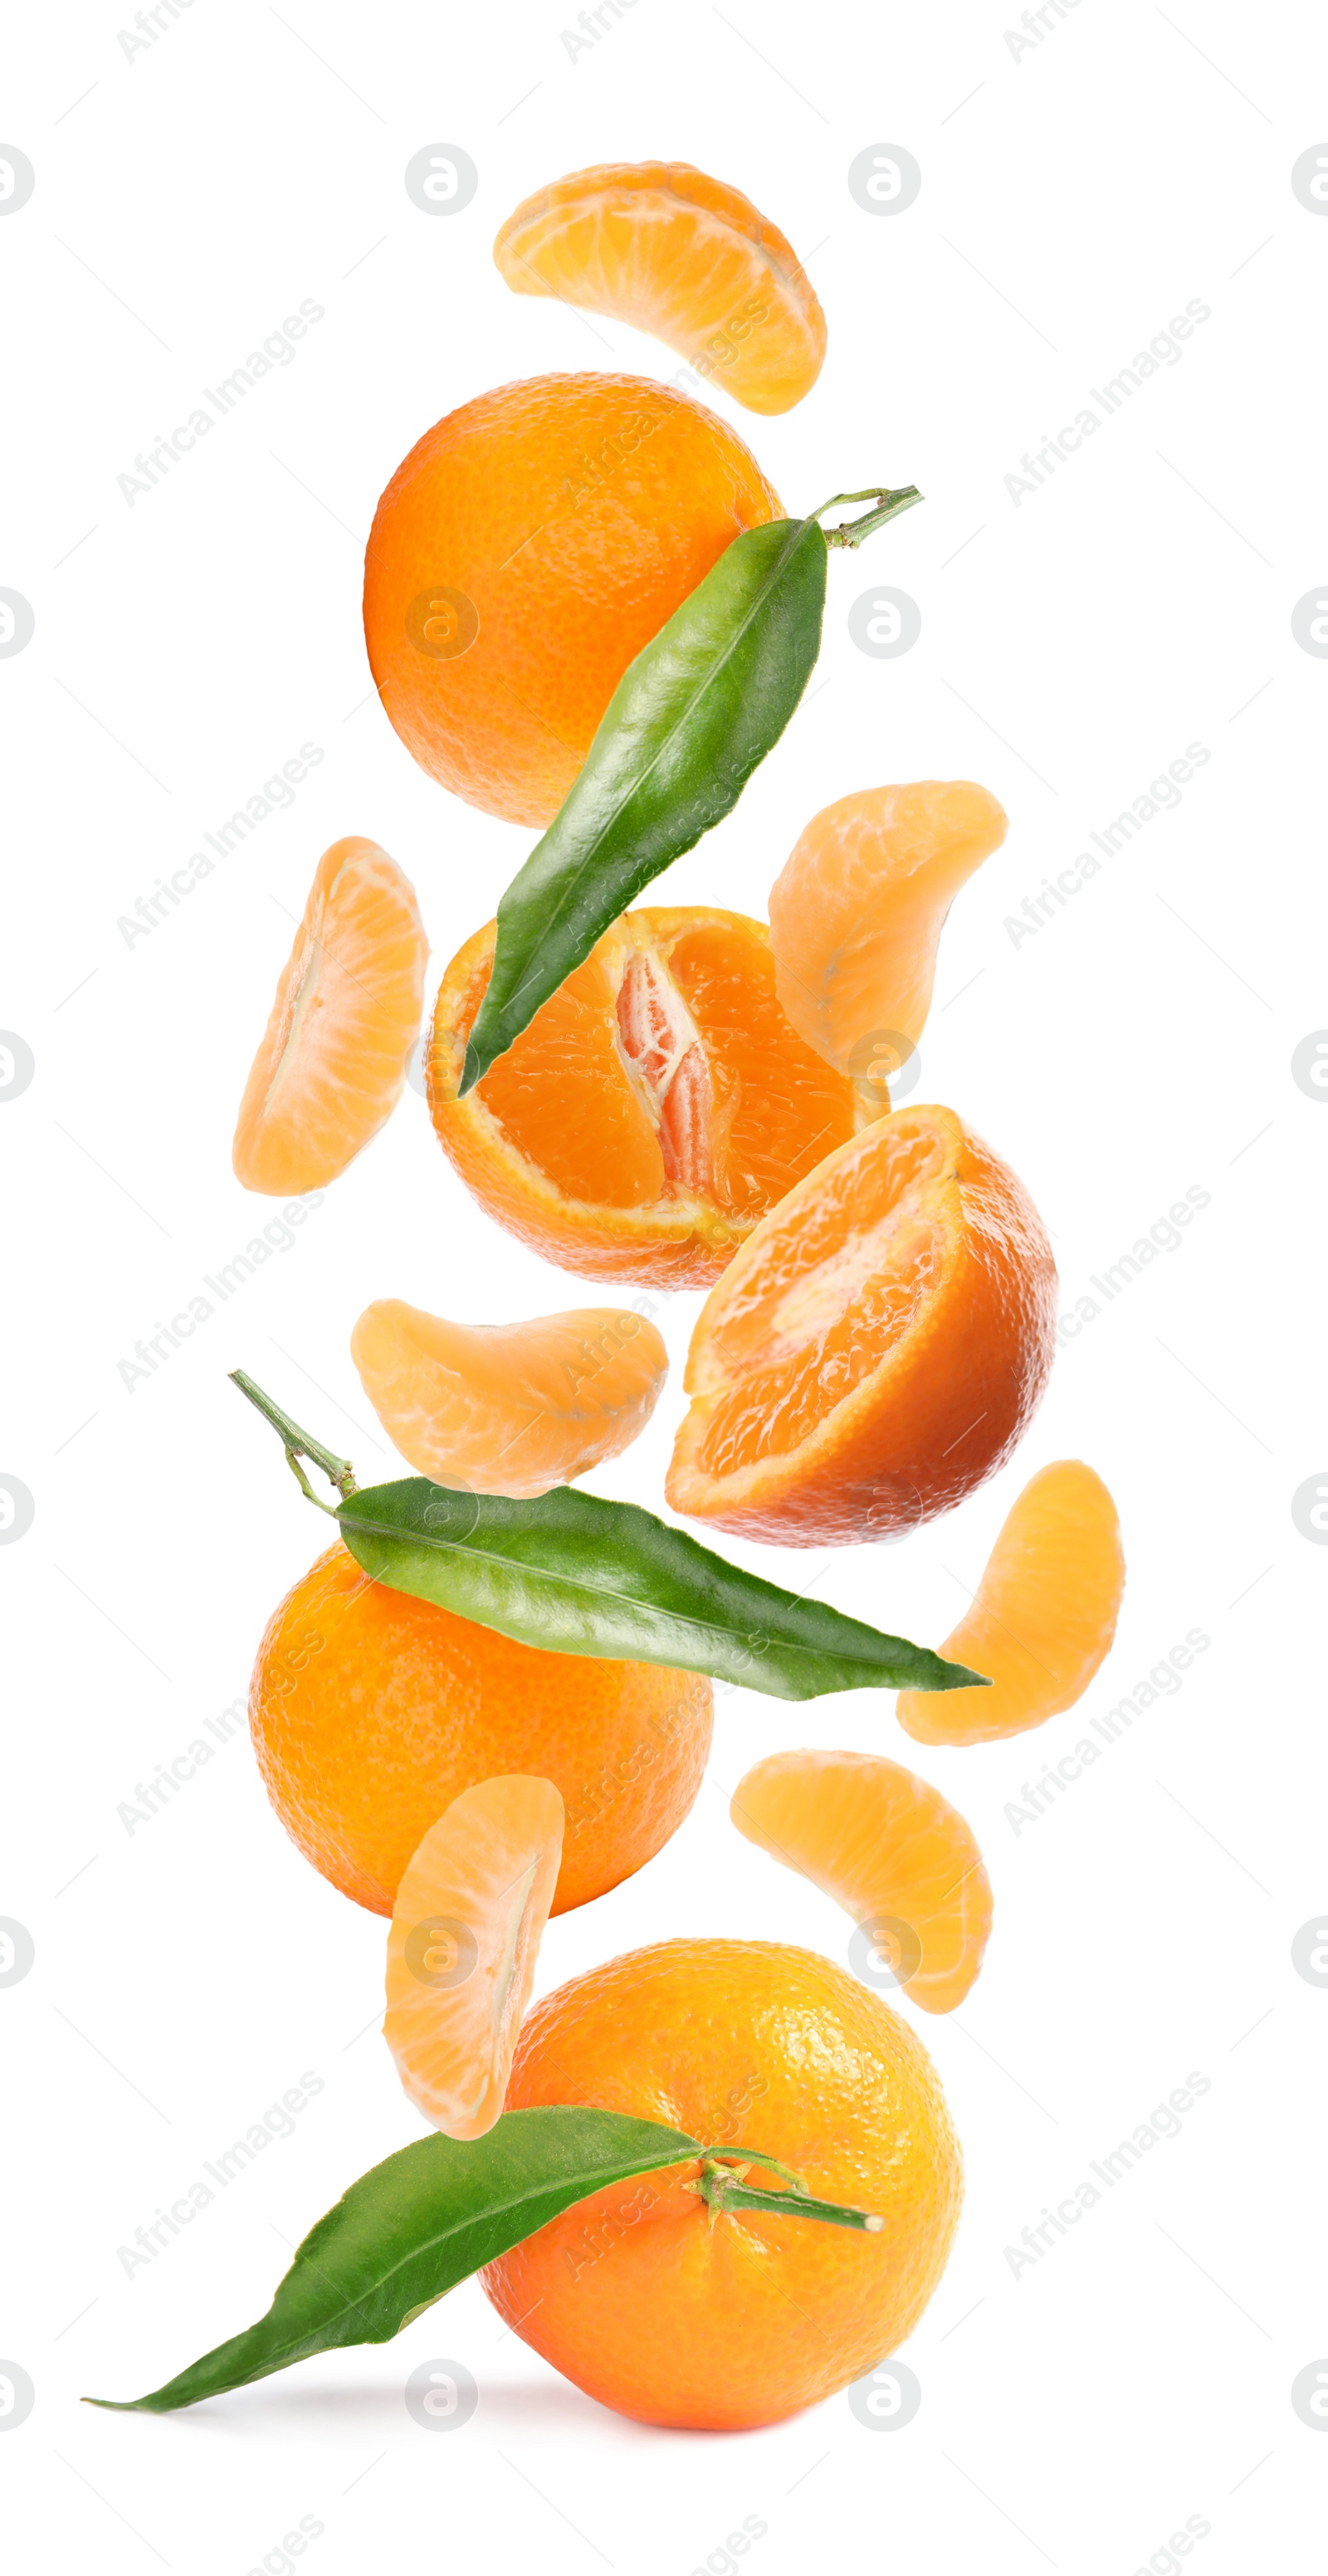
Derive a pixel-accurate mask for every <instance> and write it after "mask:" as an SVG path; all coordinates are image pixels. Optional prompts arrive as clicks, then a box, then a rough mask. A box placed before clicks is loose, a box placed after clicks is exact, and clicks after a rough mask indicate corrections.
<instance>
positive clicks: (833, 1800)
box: [729, 1691, 991, 2012]
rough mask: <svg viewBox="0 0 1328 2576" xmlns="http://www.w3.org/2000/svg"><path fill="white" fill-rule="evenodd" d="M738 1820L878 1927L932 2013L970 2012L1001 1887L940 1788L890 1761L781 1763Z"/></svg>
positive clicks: (758, 1781)
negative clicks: (968, 2002)
mask: <svg viewBox="0 0 1328 2576" xmlns="http://www.w3.org/2000/svg"><path fill="white" fill-rule="evenodd" d="M971 1696H972V1697H973V1698H974V1699H980V1698H981V1697H982V1696H983V1694H982V1692H980V1691H974V1692H973V1693H972V1694H971ZM729 1814H730V1815H731V1817H732V1819H733V1822H734V1824H735V1825H736V1826H737V1828H738V1831H739V1833H740V1834H745V1835H746V1836H747V1840H748V1841H749V1842H752V1843H759V1844H760V1846H761V1849H762V1851H768V1852H769V1853H770V1855H771V1857H772V1858H773V1859H774V1860H782V1861H783V1862H784V1863H785V1865H786V1867H787V1868H789V1869H797V1870H801V1872H802V1875H803V1877H804V1878H810V1879H812V1880H813V1881H814V1882H815V1884H816V1886H817V1887H820V1888H824V1890H825V1893H826V1895H827V1896H833V1898H834V1900H835V1903H836V1904H837V1905H842V1906H843V1908H844V1910H845V1912H846V1913H847V1914H851V1915H852V1917H853V1920H854V1922H855V1923H860V1924H863V1925H865V1926H866V1927H867V1929H868V1930H869V1931H870V1933H871V1934H872V1938H873V1945H874V1948H875V1949H876V1951H877V1952H878V1953H884V1955H885V1956H886V1957H888V1958H889V1960H890V1962H891V1969H892V1971H893V1974H894V1976H895V1978H896V1980H897V1982H898V1983H899V1985H901V1986H902V1988H903V1990H904V1992H905V1994H906V1995H909V1996H911V1998H912V2000H913V2002H914V2003H915V2004H921V2006H922V2009H923V2011H924V2012H953V2010H954V2008H955V2005H956V2004H959V2003H962V2002H963V2000H964V1997H965V1995H966V1994H967V1993H968V1990H969V1987H970V1986H971V1985H972V1983H973V1980H974V1978H975V1977H976V1975H977V1973H978V1970H979V1968H980V1967H981V1965H982V1954H983V1952H984V1950H985V1949H986V1946H987V1938H988V1935H989V1933H990V1931H991V1884H990V1881H989V1879H988V1877H987V1873H986V1871H985V1869H984V1868H983V1866H982V1854H981V1852H980V1851H979V1850H978V1847H977V1843H976V1841H975V1840H974V1837H973V1831H972V1828H971V1826H969V1825H967V1824H965V1822H964V1819H963V1817H962V1816H961V1815H960V1814H959V1813H958V1811H957V1810H956V1809H955V1808H954V1807H952V1806H951V1805H950V1803H949V1801H948V1799H945V1798H943V1797H942V1796H941V1793H940V1790H939V1789H933V1788H932V1787H931V1785H930V1783H929V1782H928V1781H926V1780H920V1779H919V1778H918V1776H917V1773H916V1772H915V1771H905V1770H904V1769H903V1767H902V1765H901V1764H900V1763H898V1762H887V1761H886V1760H885V1758H884V1756H883V1755H881V1754H879V1753H816V1752H810V1751H809V1752H802V1753H771V1754H769V1755H767V1757H766V1759H765V1761H764V1762H756V1763H753V1765H752V1768H751V1770H750V1771H748V1772H746V1773H745V1774H744V1776H743V1778H742V1779H741V1780H740V1781H739V1782H738V1786H737V1788H736V1789H735V1791H734V1793H733V1801H732V1804H731V1806H730V1808H729Z"/></svg>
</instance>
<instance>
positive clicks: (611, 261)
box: [493, 161, 826, 412]
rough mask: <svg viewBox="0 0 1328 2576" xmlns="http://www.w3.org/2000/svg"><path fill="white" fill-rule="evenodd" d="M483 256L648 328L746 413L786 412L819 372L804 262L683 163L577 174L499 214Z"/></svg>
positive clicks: (820, 350)
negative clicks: (503, 217)
mask: <svg viewBox="0 0 1328 2576" xmlns="http://www.w3.org/2000/svg"><path fill="white" fill-rule="evenodd" d="M493 255H494V259H495V261H496V263H497V266H498V268H499V269H500V271H501V273H502V275H503V276H504V278H505V279H506V281H507V283H508V285H509V286H510V287H511V288H512V290H513V292H514V293H515V294H517V295H555V296H558V297H560V298H561V299H562V301H563V302H564V303H567V304H578V305H582V306H584V307H585V308H586V309H587V310H588V311H590V312H591V313H607V314H611V315H614V316H615V317H616V318H617V319H618V320H620V321H623V322H631V323H633V324H634V325H635V327H636V328H637V330H639V331H650V332H653V334H654V336H655V338H656V339H657V340H663V341H664V343H665V345H666V347H668V348H670V349H675V350H676V351H677V353H678V355H679V357H682V358H687V359H689V360H690V361H691V364H692V365H693V366H694V367H695V368H696V369H697V372H698V373H699V374H701V375H704V376H705V377H707V378H712V379H713V380H714V381H715V382H716V383H718V384H722V385H723V387H724V390H725V392H726V393H730V394H732V395H733V397H734V399H735V401H737V402H740V403H744V404H745V405H746V407H747V409H748V410H749V411H760V412H780V411H788V410H789V409H790V408H791V406H792V405H793V404H794V403H796V402H800V401H801V399H802V397H803V395H804V394H805V393H809V392H810V390H811V388H812V386H813V385H814V384H815V382H816V379H817V377H818V375H819V374H820V372H821V364H822V361H823V359H824V357H825V343H826V330H825V315H824V314H823V313H822V311H821V307H820V305H819V303H818V301H817V299H816V296H815V294H814V293H813V291H812V288H811V286H810V284H809V283H808V280H807V277H806V273H805V271H804V270H803V267H802V264H801V262H800V261H799V260H798V259H796V258H795V256H794V254H793V251H792V250H791V249H790V247H789V244H788V243H787V242H786V241H785V239H784V236H783V234H782V233H781V232H777V231H776V229H775V227H774V225H773V224H770V223H767V222H766V220H765V218H764V216H762V215H760V214H758V212H757V210H756V207H755V206H754V205H753V204H752V203H751V201H750V199H749V198H747V197H744V196H743V195H742V194H741V192H740V190H738V189H737V188H730V187H728V186H726V185H725V183H724V182H723V181H722V180H719V179H711V178H708V177H707V176H706V173H705V172H704V170H697V169H694V168H693V167H692V165H691V163H690V162H687V161H640V162H627V161H612V162H606V163H604V164H602V165H600V166H599V167H597V168H595V169H592V170H575V171H573V172H572V173H571V174H570V176H569V177H567V178H565V179H557V180H555V181H554V183H553V185H552V186H551V187H548V188H541V189H540V190H539V191H538V192H537V194H536V195H535V196H533V197H527V199H526V200H525V203H524V204H523V205H520V206H518V207H517V209H516V212H515V214H512V215H509V216H508V218H507V221H506V223H505V224H504V225H503V227H502V229H501V231H500V232H499V235H498V238H497V240H496V241H495V243H494V246H493Z"/></svg>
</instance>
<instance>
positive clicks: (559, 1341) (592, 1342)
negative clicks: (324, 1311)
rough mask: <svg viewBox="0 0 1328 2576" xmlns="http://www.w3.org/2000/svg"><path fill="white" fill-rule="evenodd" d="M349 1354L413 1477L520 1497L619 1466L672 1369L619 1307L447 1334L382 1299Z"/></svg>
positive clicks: (433, 1319)
mask: <svg viewBox="0 0 1328 2576" xmlns="http://www.w3.org/2000/svg"><path fill="white" fill-rule="evenodd" d="M350 1348H351V1357H352V1359H353V1360H354V1362H355V1366H356V1368H357V1369H358V1370H359V1373H360V1384H361V1385H362V1387H363V1388H364V1391H365V1394H366V1395H367V1396H368V1398H369V1401H370V1403H371V1404H372V1406H373V1408H374V1411H375V1413H376V1414H377V1416H378V1419H379V1421H380V1422H381V1423H382V1425H383V1428H384V1430H385V1431H386V1432H387V1433H388V1434H389V1436H390V1438H391V1439H392V1440H394V1441H395V1443H396V1446H397V1448H398V1449H399V1450H400V1451H401V1454H402V1457H403V1458H407V1459H409V1461H410V1464H411V1466H412V1467H414V1468H415V1469H416V1470H417V1472H418V1473H419V1474H420V1475H421V1476H430V1477H432V1478H433V1481H434V1483H435V1484H439V1485H454V1486H468V1487H469V1488H470V1490H471V1492H472V1493H477V1494H512V1495H516V1496H518V1497H525V1496H529V1495H532V1494H545V1493H547V1492H548V1490H549V1487H550V1486H551V1485H565V1484H570V1482H571V1480H572V1478H573V1477H574V1476H580V1475H584V1474H585V1472H586V1470H587V1469H588V1468H590V1467H594V1466H597V1465H598V1464H599V1462H600V1460H601V1459H604V1458H616V1457H617V1456H618V1454H619V1451H620V1450H623V1449H626V1448H627V1447H628V1446H629V1445H630V1443H631V1442H632V1441H633V1440H635V1438H636V1436H637V1433H638V1432H639V1431H642V1430H644V1428H645V1425H646V1423H647V1422H648V1421H649V1419H650V1416H651V1414H652V1413H653V1412H654V1409H655V1404H656V1401H657V1399H658V1396H659V1392H660V1389H661V1387H662V1386H663V1384H664V1380H665V1378H666V1376H667V1375H668V1366H669V1361H668V1353H667V1351H666V1350H665V1348H664V1344H663V1341H662V1340H661V1338H660V1335H659V1334H658V1333H657V1332H656V1330H655V1327H654V1325H653V1324H651V1323H648V1322H647V1320H646V1318H645V1317H644V1316H643V1315H634V1314H632V1313H631V1311H630V1310H627V1311H624V1310H623V1309H622V1308H619V1307H615V1306H583V1307H580V1308H578V1309H577V1310H575V1311H574V1312H573V1313H570V1314H564V1315H537V1316H535V1317H534V1318H533V1319H532V1320H531V1321H530V1322H529V1323H522V1324H453V1323H449V1322H448V1321H447V1320H446V1318H445V1317H444V1316H442V1315H428V1314H425V1313H424V1312H423V1310H422V1309H421V1308H420V1307H418V1306H407V1305H405V1304H403V1302H402V1300H401V1299H400V1298H399V1297H379V1298H377V1299H375V1301H374V1303H373V1305H372V1306H366V1307H365V1310H364V1313H363V1314H362V1315H361V1317H360V1319H359V1322H358V1323H357V1324H356V1326H355V1330H354V1332H353V1333H352V1334H351V1341H350Z"/></svg>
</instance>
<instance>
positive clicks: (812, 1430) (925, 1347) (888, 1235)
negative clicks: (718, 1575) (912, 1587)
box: [665, 1108, 1056, 1670]
mask: <svg viewBox="0 0 1328 2576" xmlns="http://www.w3.org/2000/svg"><path fill="white" fill-rule="evenodd" d="M1055 1279H1056V1270H1055V1264H1054V1262H1053V1260H1052V1255H1051V1246H1050V1244H1049V1243H1048V1241H1047V1238H1046V1235H1045V1233H1044V1231H1043V1227H1042V1221H1041V1219H1040V1217H1039V1216H1038V1213H1037V1210H1036V1209H1035V1207H1034V1206H1033V1204H1032V1201H1031V1200H1030V1198H1029V1197H1028V1194H1027V1192H1026V1190H1025V1189H1024V1188H1023V1185H1022V1183H1021V1182H1019V1181H1018V1180H1016V1178H1015V1176H1014V1173H1013V1172H1012V1171H1010V1170H1009V1169H1008V1167H1007V1166H1006V1165H1005V1164H1004V1163H1002V1162H1000V1161H999V1160H998V1158H997V1156H996V1155H995V1154H993V1153H992V1151H991V1148H990V1147H989V1146H987V1145H984V1144H983V1143H982V1141H981V1139H980V1138H979V1137H977V1136H975V1135H973V1134H972V1132H971V1130H970V1129H969V1128H967V1127H965V1125H964V1124H963V1121H962V1120H961V1119H959V1118H957V1117H956V1116H955V1113H954V1111H953V1110H952V1109H938V1108H926V1109H915V1108H908V1109H896V1110H894V1111H892V1112H891V1113H890V1115H889V1116H888V1117H885V1118H879V1119H876V1120H875V1121H874V1122H873V1123H872V1124H871V1125H870V1126H868V1127H866V1128H864V1129H863V1131H862V1133H861V1134H860V1135H857V1136H854V1137H852V1138H851V1139H850V1140H849V1142H848V1143H847V1144H844V1145H840V1146H839V1147H837V1149H836V1150H835V1152H833V1153H832V1154H828V1155H827V1156H826V1158H825V1160H824V1162H823V1163H820V1164H818V1166H817V1168H816V1170H815V1171H814V1172H812V1173H810V1174H809V1175H808V1177H807V1178H806V1179H805V1180H803V1181H799V1182H798V1184H797V1185H796V1187H795V1188H793V1189H791V1190H790V1191H789V1192H788V1195H787V1197H785V1198H783V1199H781V1200H780V1202H779V1205H778V1206H777V1207H775V1208H774V1209H772V1210H771V1213H770V1214H769V1216H767V1217H765V1218H764V1219H763V1220H762V1222H761V1224H760V1225H758V1226H757V1228H756V1230H755V1232H754V1233H753V1234H752V1235H750V1236H749V1238H748V1240H747V1241H746V1242H745V1243H744V1244H743V1245H742V1247H741V1249H740V1250H739V1251H738V1253H737V1254H736V1255H735V1257H734V1259H733V1260H732V1262H731V1263H730V1265H729V1267H728V1269H727V1270H726V1271H725V1273H724V1275H723V1277H722V1279H721V1280H720V1281H719V1283H718V1285H717V1286H716V1287H715V1288H713V1289H712V1290H711V1293H710V1296H709V1298H708V1300H707V1302H706V1304H705V1306H704V1307H703V1309H702V1311H701V1314H700V1316H699V1318H698V1320H697V1323H696V1327H695V1330H694V1332H693V1334H692V1342H691V1350H690V1352H689V1355H688V1361H687V1374H686V1379H685V1381H684V1382H685V1385H686V1388H687V1391H688V1393H689V1394H690V1396H691V1398H692V1404H691V1409H690V1411H689V1412H688V1414H687V1415H686V1417H685V1419H684V1421H683V1422H682V1424H681V1425H680V1427H679V1430H678V1435H677V1439H676V1441H675V1443H674V1450H673V1458H672V1463H671V1465H670V1468H669V1473H668V1480H667V1484H666V1487H665V1490H666V1492H667V1495H668V1499H669V1501H670V1503H671V1504H672V1505H673V1508H674V1510H675V1511H679V1512H688V1513H691V1514H692V1515H693V1516H694V1517H696V1518H698V1519H701V1520H708V1521H715V1522H717V1523H718V1524H719V1526H720V1527H721V1528H723V1529H728V1530H734V1531H736V1532H737V1533H738V1534H739V1535H740V1536H742V1537H746V1538H756V1539H764V1540H769V1541H773V1542H775V1543H776V1544H783V1545H785V1546H793V1547H812V1546H848V1545H850V1544H852V1543H853V1542H854V1541H856V1540H860V1539H867V1538H884V1537H888V1536H891V1535H892V1534H893V1533H895V1532H896V1531H903V1530H907V1529H911V1528H915V1527H916V1526H917V1525H918V1524H919V1523H920V1522H922V1521H926V1520H931V1519H932V1518H934V1516H935V1515H936V1513H938V1512H943V1511H949V1510H951V1509H953V1507H954V1505H955V1504H956V1503H958V1502H961V1501H962V1500H963V1498H964V1496H965V1494H968V1493H971V1492H972V1490H973V1487H974V1486H975V1485H977V1484H980V1483H981V1482H982V1479H983V1478H984V1477H985V1476H989V1475H991V1473H992V1472H993V1470H994V1469H995V1468H996V1467H998V1466H1000V1464H1001V1462H1002V1460H1003V1459H1005V1458H1006V1457H1008V1456H1009V1453H1010V1451H1011V1449H1012V1448H1013V1447H1014V1445H1015V1442H1016V1441H1017V1440H1018V1439H1019V1438H1020V1436H1021V1434H1022V1433H1023V1431H1024V1429H1025V1427H1026V1425H1027V1423H1028V1421H1029V1419H1030V1416H1031V1415H1032V1413H1033V1411H1034V1408H1035V1406H1036V1405H1037V1403H1038V1401H1039V1399H1040V1397H1041V1395H1042V1391H1043V1388H1044V1386H1045V1385H1046V1380H1047V1372H1048V1370H1049V1368H1050V1366H1051V1356H1052V1350H1053V1346H1054V1332H1055V1303H1054V1288H1055ZM978 1669H979V1670H980V1669H981V1667H980V1666H979V1667H978Z"/></svg>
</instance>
